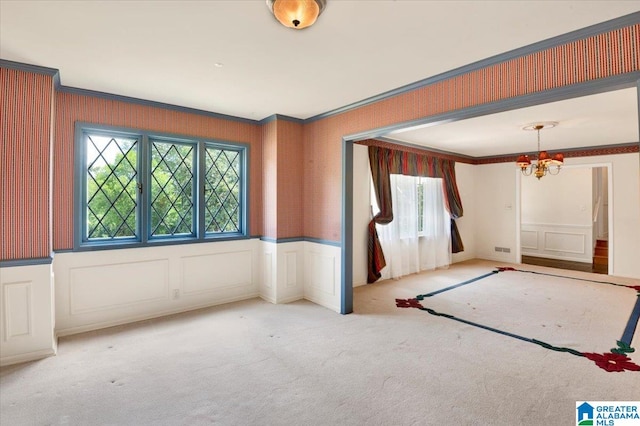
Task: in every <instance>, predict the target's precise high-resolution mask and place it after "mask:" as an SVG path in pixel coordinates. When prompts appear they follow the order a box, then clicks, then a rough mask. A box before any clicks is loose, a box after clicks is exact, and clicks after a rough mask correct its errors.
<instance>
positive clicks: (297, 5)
mask: <svg viewBox="0 0 640 426" xmlns="http://www.w3.org/2000/svg"><path fill="white" fill-rule="evenodd" d="M326 5H327V0H267V6H268V7H269V10H271V13H273V16H275V17H276V19H277V20H278V21H279V22H280V23H281V24H282V25H284V26H285V27H288V28H293V29H296V30H301V29H303V28H307V27H310V26H311V25H313V24H314V22H316V19H318V16H320V14H321V13H322V11H323V10H324V8H325V6H326Z"/></svg>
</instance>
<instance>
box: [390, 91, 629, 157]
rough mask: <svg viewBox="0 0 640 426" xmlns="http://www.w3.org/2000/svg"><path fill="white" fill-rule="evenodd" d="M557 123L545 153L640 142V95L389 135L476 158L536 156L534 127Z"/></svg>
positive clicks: (595, 98)
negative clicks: (525, 153) (528, 125)
mask: <svg viewBox="0 0 640 426" xmlns="http://www.w3.org/2000/svg"><path fill="white" fill-rule="evenodd" d="M541 121H556V122H558V125H557V126H556V127H553V128H551V129H543V130H541V131H540V141H541V148H542V149H547V150H552V149H553V150H558V149H570V148H582V147H592V146H600V145H614V144H623V143H630V142H636V143H637V142H638V140H639V139H638V94H637V90H636V89H635V88H631V89H625V90H618V91H615V92H607V93H602V94H598V95H592V96H584V97H581V98H574V99H569V100H565V101H560V102H553V103H548V104H544V105H536V106H533V107H529V108H522V109H517V110H513V111H507V112H503V113H498V114H491V115H485V116H482V117H476V118H471V119H468V120H462V121H456V122H453V123H447V124H441V125H438V126H423V127H414V128H411V129H405V130H402V131H397V132H393V133H390V134H389V135H388V138H389V139H394V140H397V141H401V142H406V143H411V144H415V145H422V146H426V147H430V148H435V149H438V150H443V151H448V152H455V153H458V154H463V155H470V156H472V157H484V156H492V155H502V154H515V153H523V152H533V151H536V150H537V138H536V132H535V131H524V130H522V128H523V127H524V126H525V125H527V124H530V123H534V122H541Z"/></svg>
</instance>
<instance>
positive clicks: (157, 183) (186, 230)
mask: <svg viewBox="0 0 640 426" xmlns="http://www.w3.org/2000/svg"><path fill="white" fill-rule="evenodd" d="M194 164H195V145H185V144H175V143H168V142H158V141H152V142H151V209H150V212H151V224H150V225H151V236H153V237H166V236H172V235H195V229H194V193H195V179H194V170H193V168H194Z"/></svg>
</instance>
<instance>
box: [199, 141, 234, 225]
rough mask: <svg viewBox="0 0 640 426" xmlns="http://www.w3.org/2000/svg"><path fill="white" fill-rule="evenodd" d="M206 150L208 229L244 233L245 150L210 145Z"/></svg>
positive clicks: (205, 184)
mask: <svg viewBox="0 0 640 426" xmlns="http://www.w3.org/2000/svg"><path fill="white" fill-rule="evenodd" d="M205 152H206V155H205V181H204V191H205V193H204V194H205V195H204V198H205V206H204V208H205V212H204V217H205V219H204V220H205V230H206V232H207V233H222V232H240V231H241V230H240V226H241V225H240V224H241V221H240V218H241V212H240V199H241V194H240V190H241V184H240V183H241V182H240V163H241V161H240V160H241V158H240V157H241V151H235V150H230V149H221V148H214V147H207V148H206V150H205Z"/></svg>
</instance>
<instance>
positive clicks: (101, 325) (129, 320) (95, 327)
mask: <svg viewBox="0 0 640 426" xmlns="http://www.w3.org/2000/svg"><path fill="white" fill-rule="evenodd" d="M257 297H261V296H260V294H258V292H255V293H251V294H245V295H242V296H238V297H231V298H227V299H222V300H216V301H215V302H208V303H203V304H200V305H192V306H188V307H182V308H177V309H171V310H166V311H160V312H156V313H153V314H144V315H136V316H131V317H126V318H121V319H118V320H114V321H105V322H100V323H94V324H87V325H82V326H78V327H70V328H65V329H62V330H56V336H58V337H64V336H71V335H73V334H80V333H86V332H88V331H95V330H101V329H103V328H109V327H117V326H119V325H125V324H131V323H134V322H140V321H146V320H150V319H155V318H161V317H166V316H169V315H175V314H181V313H183V312H190V311H196V310H198V309H205V308H210V307H213V306H218V305H224V304H227V303H233V302H239V301H242V300H248V299H255V298H257Z"/></svg>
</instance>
